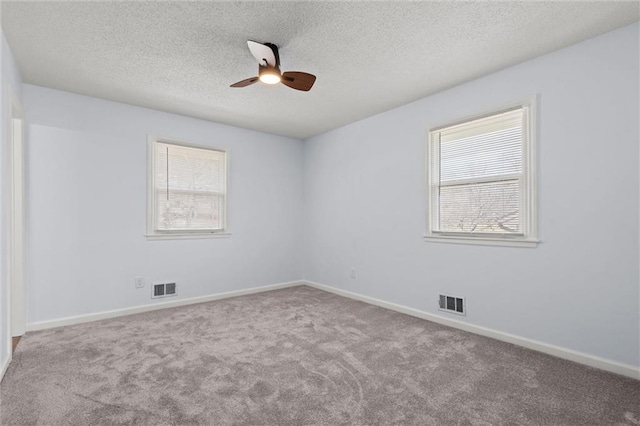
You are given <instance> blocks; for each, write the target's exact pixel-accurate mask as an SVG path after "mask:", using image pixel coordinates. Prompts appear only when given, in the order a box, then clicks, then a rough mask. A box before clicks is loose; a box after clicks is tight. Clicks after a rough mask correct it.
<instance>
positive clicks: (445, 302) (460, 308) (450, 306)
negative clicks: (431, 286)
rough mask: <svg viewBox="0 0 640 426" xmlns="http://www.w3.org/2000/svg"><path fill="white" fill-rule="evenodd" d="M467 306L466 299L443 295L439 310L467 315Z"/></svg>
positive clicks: (440, 299)
mask: <svg viewBox="0 0 640 426" xmlns="http://www.w3.org/2000/svg"><path fill="white" fill-rule="evenodd" d="M466 305H467V304H466V303H465V300H464V297H458V296H449V295H447V294H441V295H440V298H439V300H438V309H440V310H441V311H445V312H450V313H452V314H458V315H466V310H465V308H466Z"/></svg>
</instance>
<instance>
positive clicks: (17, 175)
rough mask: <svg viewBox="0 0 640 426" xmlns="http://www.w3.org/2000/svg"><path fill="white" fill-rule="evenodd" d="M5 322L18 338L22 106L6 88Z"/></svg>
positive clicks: (22, 302) (21, 321)
mask: <svg viewBox="0 0 640 426" xmlns="http://www.w3.org/2000/svg"><path fill="white" fill-rule="evenodd" d="M8 118H9V121H8V123H7V127H8V130H9V170H8V171H9V184H10V187H11V191H10V193H11V200H10V203H9V268H8V269H9V270H8V272H9V274H8V275H9V300H10V308H9V323H10V333H9V334H10V335H11V336H22V335H23V334H24V333H25V331H26V325H27V320H26V319H27V315H26V314H27V305H26V287H25V250H24V242H25V234H24V226H25V209H24V120H23V113H22V105H20V102H19V101H18V99H17V98H16V97H15V95H14V94H13V92H12V91H11V89H9V117H8Z"/></svg>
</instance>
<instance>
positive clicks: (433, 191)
mask: <svg viewBox="0 0 640 426" xmlns="http://www.w3.org/2000/svg"><path fill="white" fill-rule="evenodd" d="M537 101H538V99H537V96H532V97H530V98H528V99H525V100H522V101H519V102H513V103H510V104H507V105H503V106H501V107H498V108H492V109H490V110H487V111H485V112H483V113H480V114H474V115H471V116H467V117H464V118H461V119H457V120H452V121H448V122H446V123H444V124H441V125H438V126H433V127H431V128H430V129H429V130H428V131H427V138H426V143H425V184H426V188H425V193H426V224H425V235H424V240H425V241H427V242H444V243H458V244H476V245H496V246H510V247H530V248H533V247H537V245H538V243H539V242H540V241H539V240H538V220H537V219H538V218H537V186H536V167H537V164H536V152H537V151H536V146H537V132H536V128H537V120H536V115H537V104H538V102H537ZM523 107H524V108H526V109H525V110H524V114H523V126H524V128H525V129H524V131H523V138H522V145H523V146H522V167H523V171H522V178H521V180H520V214H521V217H522V222H521V223H522V232H521V233H519V234H512V235H510V234H495V235H494V234H488V233H476V234H473V233H465V232H447V231H444V232H441V231H438V230H436V229H435V227H436V226H437V223H436V221H437V219H438V216H439V213H440V212H439V204H438V199H437V196H438V191H437V189H438V188H440V185H439V182H437V183H436V182H432V173H431V172H432V163H433V161H434V158H432V153H433V152H434V150H432V146H433V145H434V144H435V143H438V144H439V143H440V142H439V140H438V141H436V140H435V138H436V137H438V136H439V131H441V130H443V129H445V128H447V127H452V126H456V125H460V124H464V123H467V122H470V121H473V120H478V119H481V118H485V117H490V116H492V115H496V114H500V113H503V112H507V111H509V110H514V109H517V108H523ZM438 148H439V145H438ZM435 152H437V153H439V149H438V150H437V151H435ZM438 167H439V161H438Z"/></svg>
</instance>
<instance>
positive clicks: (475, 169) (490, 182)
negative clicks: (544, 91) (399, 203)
mask: <svg viewBox="0 0 640 426" xmlns="http://www.w3.org/2000/svg"><path fill="white" fill-rule="evenodd" d="M526 108H527V107H518V108H516V109H511V110H508V111H504V112H501V113H498V114H495V115H491V116H488V117H484V118H480V119H476V120H472V121H468V122H465V123H462V124H458V125H453V126H449V127H445V128H441V129H438V130H435V131H432V132H431V135H430V136H431V139H430V140H431V146H430V149H431V153H430V159H431V164H430V173H431V176H430V183H431V188H430V191H431V202H432V203H434V207H435V208H434V209H433V211H432V215H433V217H432V223H431V226H432V231H433V232H436V233H438V232H439V233H453V234H456V233H462V234H490V235H495V236H498V234H502V235H522V234H523V233H524V231H523V214H522V210H523V201H524V198H525V196H524V194H523V189H524V185H523V178H524V173H523V171H524V167H523V164H524V163H523V155H524V146H525V143H526V134H527V132H526V111H525V110H526Z"/></svg>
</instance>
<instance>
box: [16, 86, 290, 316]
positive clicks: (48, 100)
mask: <svg viewBox="0 0 640 426" xmlns="http://www.w3.org/2000/svg"><path fill="white" fill-rule="evenodd" d="M24 102H25V105H26V121H27V123H28V129H27V131H28V134H27V139H28V148H27V164H28V167H27V176H26V185H27V188H26V192H27V214H28V217H27V257H28V271H27V272H28V274H27V282H28V290H27V323H28V324H33V323H36V322H41V321H47V320H52V319H60V318H64V317H69V316H75V315H81V314H89V313H96V312H100V311H105V310H113V309H122V308H127V307H133V306H139V305H147V304H151V303H159V302H163V301H168V300H175V299H164V300H163V299H153V300H152V299H151V298H150V295H151V291H150V288H149V283H150V282H152V281H156V282H158V281H159V282H164V281H167V280H172V281H173V280H176V281H177V282H178V286H179V288H178V296H177V298H178V299H182V298H190V297H196V296H204V295H210V294H216V293H221V292H225V291H232V290H240V289H245V288H250V287H257V286H264V285H268V284H276V283H282V282H288V281H293V280H299V279H300V278H301V276H302V260H301V255H300V253H301V251H302V250H301V248H302V247H301V242H302V240H301V214H300V210H301V200H302V197H301V190H302V183H301V182H302V143H301V142H300V141H298V140H295V139H290V138H285V137H281V136H274V135H269V134H265V133H260V132H254V131H249V130H243V129H239V128H235V127H231V126H225V125H220V124H216V123H211V122H207V121H202V120H196V119H192V118H187V117H182V116H177V115H172V114H166V113H162V112H158V111H153V110H148V109H144V108H137V107H133V106H129V105H124V104H118V103H114V102H108V101H103V100H99V99H95V98H90V97H85V96H79V95H74V94H70V93H65V92H60V91H56V90H51V89H45V88H41V87H37V86H31V85H25V86H24ZM148 133H149V134H153V135H156V136H161V137H167V138H173V139H177V140H183V141H187V142H191V143H196V144H201V145H210V146H215V147H220V148H225V149H228V150H229V152H230V184H229V228H230V231H231V232H232V235H231V237H229V238H220V239H197V240H193V239H190V240H164V241H147V240H146V239H145V237H144V234H145V232H146V188H147V187H146V185H147V183H146V182H147V171H146V169H147V134H148ZM137 276H140V277H144V278H145V279H146V281H147V285H146V287H145V288H144V289H136V288H135V287H134V277H137Z"/></svg>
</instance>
